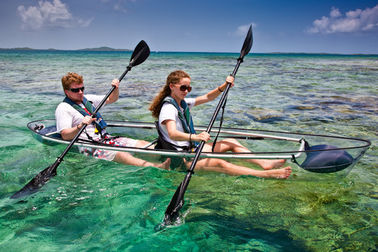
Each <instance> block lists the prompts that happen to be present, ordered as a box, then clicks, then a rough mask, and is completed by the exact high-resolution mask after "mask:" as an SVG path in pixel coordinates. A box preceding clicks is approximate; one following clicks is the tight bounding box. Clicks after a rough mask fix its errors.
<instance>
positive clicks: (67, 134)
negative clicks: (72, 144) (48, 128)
mask: <svg viewBox="0 0 378 252" xmlns="http://www.w3.org/2000/svg"><path fill="white" fill-rule="evenodd" d="M94 120H96V118H92V117H91V116H85V117H84V118H83V121H82V122H81V123H80V124H78V125H76V126H75V127H72V128H68V129H63V130H62V131H61V132H60V134H61V135H62V138H63V140H72V139H73V138H74V137H75V136H76V135H77V133H79V130H80V129H81V128H82V127H83V125H84V124H87V125H88V124H91V123H92V122H93V121H94Z"/></svg>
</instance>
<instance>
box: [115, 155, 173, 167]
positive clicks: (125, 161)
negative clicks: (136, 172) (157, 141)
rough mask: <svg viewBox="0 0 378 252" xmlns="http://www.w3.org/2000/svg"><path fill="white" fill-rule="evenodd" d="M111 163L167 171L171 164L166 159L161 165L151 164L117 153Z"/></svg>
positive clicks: (168, 159)
mask: <svg viewBox="0 0 378 252" xmlns="http://www.w3.org/2000/svg"><path fill="white" fill-rule="evenodd" d="M113 161H115V162H117V163H121V164H128V165H134V166H142V167H147V166H154V167H158V168H163V169H166V170H169V165H170V164H171V159H170V158H167V160H165V161H164V162H163V163H160V164H158V163H151V162H148V161H146V160H143V159H140V158H136V157H134V156H133V155H131V154H130V153H127V152H117V154H116V155H115V157H114V159H113Z"/></svg>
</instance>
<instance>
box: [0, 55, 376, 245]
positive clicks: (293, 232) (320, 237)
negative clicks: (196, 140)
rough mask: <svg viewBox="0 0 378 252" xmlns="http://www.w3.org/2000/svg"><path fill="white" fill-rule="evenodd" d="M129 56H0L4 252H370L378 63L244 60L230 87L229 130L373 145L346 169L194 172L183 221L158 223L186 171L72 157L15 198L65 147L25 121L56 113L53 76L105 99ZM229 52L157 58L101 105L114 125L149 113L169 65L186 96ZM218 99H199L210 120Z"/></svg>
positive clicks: (202, 117)
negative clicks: (78, 80)
mask: <svg viewBox="0 0 378 252" xmlns="http://www.w3.org/2000/svg"><path fill="white" fill-rule="evenodd" d="M130 55H131V54H130V53H125V52H103V53H101V52H46V51H41V52H0V76H1V78H0V98H1V101H2V102H1V103H0V112H1V115H2V119H1V120H0V128H1V130H2V133H3V134H1V136H0V139H1V141H0V248H1V250H3V251H7V250H8V251H31V250H37V251H58V250H59V251H156V250H159V251H161V250H168V251H187V250H190V251H208V250H210V251H375V250H376V249H377V242H378V240H377V233H378V229H377V199H378V197H377V195H378V189H377V177H378V174H377V166H378V165H377V164H378V151H377V147H376V145H377V132H378V130H377V123H378V116H377V115H378V99H377V98H378V91H377V86H378V85H377V84H378V81H377V80H378V57H377V56H343V55H303V54H288V55H287V54H285V55H278V54H277V55H272V54H253V53H252V54H251V55H249V56H247V57H246V58H245V61H244V63H243V64H242V65H241V66H240V69H239V72H238V74H237V77H236V84H235V87H234V88H232V89H231V91H230V94H229V97H228V103H227V107H226V112H225V122H224V126H228V127H244V128H257V129H267V130H282V131H294V132H296V131H299V132H305V133H317V134H331V135H343V136H348V137H359V138H364V139H369V140H370V141H372V146H371V148H370V149H369V150H368V151H367V152H366V154H365V156H364V157H363V158H362V159H361V160H360V161H359V162H358V163H357V165H356V166H355V167H354V168H353V169H352V171H351V172H350V173H349V175H348V176H346V177H339V176H336V175H335V176H333V175H332V176H323V175H322V174H315V175H314V174H309V173H308V172H305V171H303V170H302V169H301V168H299V167H297V166H296V165H292V167H293V170H294V172H293V173H294V175H293V176H292V177H291V178H290V179H288V180H285V181H282V180H269V179H259V178H253V177H246V176H239V177H232V176H226V175H223V174H214V173H205V172H198V173H196V174H195V175H194V176H193V177H192V180H191V182H190V185H189V187H188V190H187V192H186V194H185V199H186V203H185V206H184V208H183V209H182V214H183V216H182V218H181V220H182V223H181V224H180V225H177V226H172V227H168V228H165V229H163V230H157V229H156V227H157V226H158V225H159V224H160V223H161V222H162V219H163V217H164V211H165V209H166V207H167V205H168V204H169V201H170V199H171V197H172V196H173V194H174V192H175V190H176V188H177V186H178V185H179V184H180V182H181V181H182V179H183V178H184V176H185V174H184V173H182V172H176V171H165V170H160V169H157V168H152V167H151V168H140V167H133V166H126V165H120V164H116V163H112V162H106V161H101V160H95V159H92V158H88V157H85V156H82V155H80V154H77V153H69V154H67V156H66V157H65V159H64V162H63V163H62V164H61V165H60V166H59V168H58V175H57V176H55V177H54V178H53V179H52V180H51V181H50V182H49V183H48V184H47V185H45V186H44V187H43V188H42V189H41V190H40V191H39V192H38V193H36V194H34V195H32V196H30V197H27V198H24V199H23V200H11V199H9V197H10V196H11V195H12V193H14V192H15V191H17V190H19V189H20V188H22V186H24V185H25V184H26V183H27V182H28V181H29V180H30V179H31V178H32V177H34V176H35V175H36V174H37V173H38V172H39V171H41V170H43V169H44V168H46V167H47V166H48V165H49V164H51V163H53V162H54V161H55V158H56V157H57V156H59V155H60V153H61V152H62V151H63V150H64V147H63V146H48V145H44V144H42V143H40V142H38V141H36V140H35V139H34V138H33V137H32V134H31V132H29V130H28V129H27V128H26V124H27V123H28V122H30V121H32V120H38V119H51V118H54V110H55V107H56V106H57V104H58V103H59V102H60V101H61V100H62V99H63V91H62V88H61V84H60V78H61V77H62V76H63V75H64V74H65V73H66V72H69V71H75V72H78V73H80V74H82V75H83V76H84V81H85V84H86V93H96V94H105V93H106V92H107V91H108V90H109V89H110V82H111V80H112V79H114V78H118V77H119V76H120V75H121V74H122V72H123V71H124V69H125V67H126V66H127V65H128V61H129V58H130ZM237 57H238V55H237V54H214V53H152V54H151V56H150V57H149V59H147V61H146V62H145V63H143V64H142V65H140V66H137V67H134V68H133V69H132V70H131V71H130V72H129V73H128V75H126V77H125V79H124V80H123V81H122V83H121V90H120V91H121V92H120V93H121V94H120V99H119V101H117V103H115V104H112V105H110V106H106V107H104V108H103V109H102V110H101V111H102V115H103V116H104V117H105V119H109V120H110V119H111V120H132V121H153V118H152V117H151V115H150V113H149V111H148V109H147V108H148V105H149V103H150V102H151V100H152V98H153V97H154V95H155V94H156V93H157V92H158V90H159V89H160V87H162V85H163V84H164V81H165V78H166V76H167V74H168V73H170V72H171V71H173V70H176V69H183V70H185V71H187V72H188V73H189V74H190V75H191V77H192V86H193V91H192V93H191V95H192V96H196V95H200V94H204V93H205V92H207V91H209V90H211V89H213V88H215V87H216V86H217V85H218V84H220V83H222V82H223V81H224V79H225V77H226V75H227V74H229V73H231V72H232V70H233V68H234V65H235V63H236V58H237ZM217 101H218V99H217V100H216V101H214V102H211V103H208V104H205V105H202V106H199V107H195V108H194V109H193V112H192V113H193V117H194V120H195V121H196V122H197V124H201V125H206V124H207V123H208V121H209V120H210V117H211V114H212V113H213V112H214V109H215V106H216V104H217Z"/></svg>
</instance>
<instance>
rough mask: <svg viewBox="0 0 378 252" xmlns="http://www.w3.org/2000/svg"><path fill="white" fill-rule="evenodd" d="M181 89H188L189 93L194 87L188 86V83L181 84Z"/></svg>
mask: <svg viewBox="0 0 378 252" xmlns="http://www.w3.org/2000/svg"><path fill="white" fill-rule="evenodd" d="M180 90H181V91H185V90H188V93H189V92H190V91H192V87H191V86H187V85H181V86H180Z"/></svg>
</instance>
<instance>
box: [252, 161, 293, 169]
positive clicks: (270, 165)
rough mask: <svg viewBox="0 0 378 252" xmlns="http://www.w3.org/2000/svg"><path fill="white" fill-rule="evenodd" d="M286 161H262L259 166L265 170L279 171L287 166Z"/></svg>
mask: <svg viewBox="0 0 378 252" xmlns="http://www.w3.org/2000/svg"><path fill="white" fill-rule="evenodd" d="M285 162H286V160H285V159H279V160H270V159H260V160H259V163H258V165H260V166H261V167H262V168H263V169H264V170H270V169H277V168H280V167H282V166H283V165H284V164H285Z"/></svg>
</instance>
